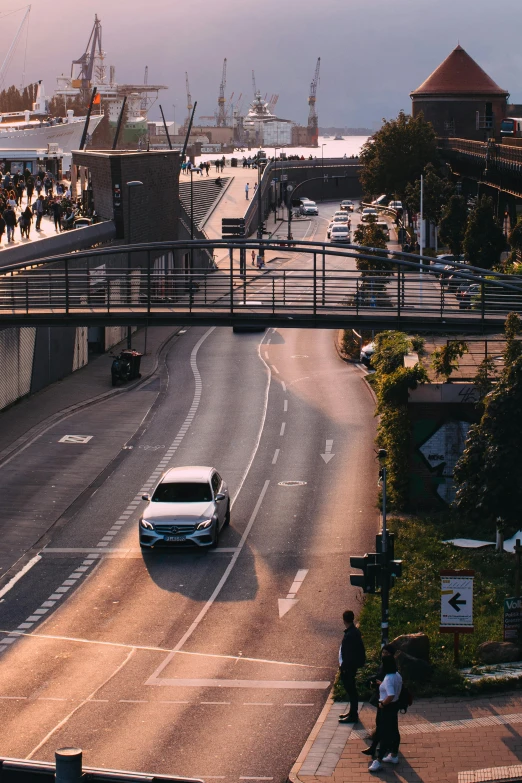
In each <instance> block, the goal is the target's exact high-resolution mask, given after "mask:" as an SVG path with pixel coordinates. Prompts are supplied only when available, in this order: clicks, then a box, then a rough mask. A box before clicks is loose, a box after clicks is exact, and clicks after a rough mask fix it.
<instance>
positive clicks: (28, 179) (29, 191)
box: [26, 174, 34, 204]
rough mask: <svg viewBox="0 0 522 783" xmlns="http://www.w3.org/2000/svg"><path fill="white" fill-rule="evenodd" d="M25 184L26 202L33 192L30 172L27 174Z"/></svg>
mask: <svg viewBox="0 0 522 783" xmlns="http://www.w3.org/2000/svg"><path fill="white" fill-rule="evenodd" d="M26 185H27V203H28V204H29V202H30V201H31V200H32V198H33V193H34V179H33V176H32V174H29V176H28V177H27V179H26Z"/></svg>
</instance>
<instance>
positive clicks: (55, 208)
mask: <svg viewBox="0 0 522 783" xmlns="http://www.w3.org/2000/svg"><path fill="white" fill-rule="evenodd" d="M51 212H52V214H53V220H54V230H55V231H56V233H57V234H58V232H61V230H62V226H61V223H60V219H61V217H62V206H61V204H60V202H59V201H53V203H52V204H51Z"/></svg>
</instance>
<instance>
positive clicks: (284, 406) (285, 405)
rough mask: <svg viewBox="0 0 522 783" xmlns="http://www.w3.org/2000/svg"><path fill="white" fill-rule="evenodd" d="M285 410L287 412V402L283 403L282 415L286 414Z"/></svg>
mask: <svg viewBox="0 0 522 783" xmlns="http://www.w3.org/2000/svg"><path fill="white" fill-rule="evenodd" d="M287 410H288V400H285V401H284V403H283V411H284V413H286V412H287Z"/></svg>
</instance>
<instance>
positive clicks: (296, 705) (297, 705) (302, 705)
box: [283, 702, 315, 707]
mask: <svg viewBox="0 0 522 783" xmlns="http://www.w3.org/2000/svg"><path fill="white" fill-rule="evenodd" d="M283 707H315V704H313V702H309V703H308V704H292V703H289V704H283Z"/></svg>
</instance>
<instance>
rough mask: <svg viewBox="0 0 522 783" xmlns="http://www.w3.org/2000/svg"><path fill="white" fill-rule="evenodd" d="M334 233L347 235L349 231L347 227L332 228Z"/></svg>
mask: <svg viewBox="0 0 522 783" xmlns="http://www.w3.org/2000/svg"><path fill="white" fill-rule="evenodd" d="M332 231H333V233H334V234H345V233H346V231H347V227H346V226H345V225H340V226H334V227H333V228H332Z"/></svg>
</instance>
